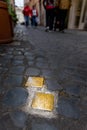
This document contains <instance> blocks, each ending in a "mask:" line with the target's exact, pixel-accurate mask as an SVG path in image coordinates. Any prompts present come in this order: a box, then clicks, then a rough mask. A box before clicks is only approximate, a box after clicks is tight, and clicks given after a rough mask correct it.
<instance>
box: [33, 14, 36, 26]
mask: <svg viewBox="0 0 87 130" xmlns="http://www.w3.org/2000/svg"><path fill="white" fill-rule="evenodd" d="M32 26H37V21H36V16H32Z"/></svg>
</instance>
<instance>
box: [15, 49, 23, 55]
mask: <svg viewBox="0 0 87 130" xmlns="http://www.w3.org/2000/svg"><path fill="white" fill-rule="evenodd" d="M13 55H22V52H21V51H19V50H14V51H13Z"/></svg>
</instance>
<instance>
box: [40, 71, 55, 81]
mask: <svg viewBox="0 0 87 130" xmlns="http://www.w3.org/2000/svg"><path fill="white" fill-rule="evenodd" d="M41 75H42V76H44V77H45V78H54V79H55V78H56V75H55V73H54V71H53V70H50V69H41Z"/></svg>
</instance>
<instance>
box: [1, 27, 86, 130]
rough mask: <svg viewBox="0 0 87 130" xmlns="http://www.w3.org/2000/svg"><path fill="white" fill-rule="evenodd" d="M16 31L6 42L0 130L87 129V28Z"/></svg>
mask: <svg viewBox="0 0 87 130" xmlns="http://www.w3.org/2000/svg"><path fill="white" fill-rule="evenodd" d="M14 33H15V35H14V40H13V42H12V43H9V44H1V45H0V130H87V32H86V31H79V30H65V33H60V32H57V31H56V32H45V30H44V27H37V28H32V27H28V28H26V27H25V26H21V25H17V26H16V27H15V30H14Z"/></svg>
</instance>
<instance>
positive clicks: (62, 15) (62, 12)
mask: <svg viewBox="0 0 87 130" xmlns="http://www.w3.org/2000/svg"><path fill="white" fill-rule="evenodd" d="M66 16H67V10H60V25H59V31H63V30H64V29H65V19H66Z"/></svg>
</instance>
